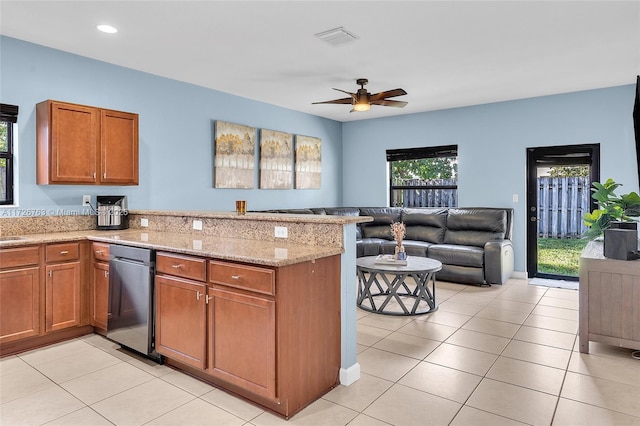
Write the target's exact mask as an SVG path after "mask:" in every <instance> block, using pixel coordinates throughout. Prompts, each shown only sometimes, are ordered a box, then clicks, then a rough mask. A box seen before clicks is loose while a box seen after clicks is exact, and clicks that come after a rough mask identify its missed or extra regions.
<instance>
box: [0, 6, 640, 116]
mask: <svg viewBox="0 0 640 426" xmlns="http://www.w3.org/2000/svg"><path fill="white" fill-rule="evenodd" d="M101 23H109V24H111V25H113V26H115V27H116V28H118V30H119V32H118V33H117V34H115V35H107V34H104V33H100V32H98V31H97V30H96V28H95V27H96V25H98V24H101ZM341 26H342V27H344V28H346V29H347V30H349V31H350V32H352V33H354V34H355V35H356V36H357V37H358V39H357V40H356V41H354V42H352V43H350V44H345V45H341V46H337V47H335V46H331V45H329V44H327V43H325V42H323V41H321V40H319V39H317V38H316V37H314V34H316V33H319V32H322V31H325V30H329V29H332V28H336V27H341ZM0 33H1V34H3V35H6V36H9V37H15V38H18V39H22V40H26V41H30V42H34V43H37V44H41V45H44V46H49V47H53V48H56V49H60V50H64V51H67V52H72V53H76V54H79V55H82V56H87V57H91V58H95V59H99V60H102V61H106V62H110V63H114V64H118V65H122V66H125V67H129V68H133V69H136V70H140V71H145V72H148V73H152V74H156V75H160V76H164V77H169V78H172V79H176V80H180V81H185V82H189V83H193V84H197V85H200V86H204V87H208V88H211V89H216V90H219V91H223V92H227V93H231V94H234V95H238V96H243V97H246V98H250V99H255V100H259V101H263V102H267V103H270V104H274V105H279V106H282V107H286V108H290V109H293V110H297V111H303V112H307V113H310V114H315V115H319V116H322V117H327V118H331V119H334V120H338V121H351V120H359V119H365V118H377V117H385V116H391V115H399V114H409V113H416V112H423V111H430V110H437V109H444V108H452V107H458V106H466V105H475V104H483V103H489V102H496V101H503V100H511V99H520V98H527V97H534V96H541V95H548V94H554V93H566V92H573V91H578V90H585V89H593V88H601V87H610V86H617V85H623V84H632V83H634V82H635V77H636V75H637V74H640V1H567V2H562V1H516V0H512V1H478V0H476V1H451V0H450V1H327V0H325V1H266V0H262V1H238V0H235V1H113V0H110V1H55V0H48V1H25V0H21V1H9V0H0ZM360 77H364V78H368V79H369V85H368V86H367V89H368V90H369V91H370V92H371V93H375V92H380V91H384V90H390V89H395V88H398V87H401V88H403V89H405V90H406V91H407V92H408V95H406V96H402V97H399V98H395V99H397V100H403V101H407V102H409V105H408V106H406V107H405V108H403V109H400V108H390V107H381V106H373V107H372V108H371V110H370V111H369V112H360V113H349V110H350V109H351V108H350V106H349V105H311V102H314V101H324V100H330V99H335V98H341V97H344V94H342V93H340V92H336V91H334V90H332V89H331V88H332V87H336V88H340V89H345V90H349V91H355V90H356V89H357V86H356V84H355V80H356V78H360Z"/></svg>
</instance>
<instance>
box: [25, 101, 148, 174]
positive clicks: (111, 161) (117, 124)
mask: <svg viewBox="0 0 640 426" xmlns="http://www.w3.org/2000/svg"><path fill="white" fill-rule="evenodd" d="M36 123H37V124H36V127H37V135H36V137H37V183H38V185H47V184H75V185H82V184H89V185H137V184H138V114H133V113H128V112H120V111H113V110H108V109H102V108H96V107H91V106H85V105H77V104H70V103H66V102H58V101H51V100H48V101H44V102H40V103H39V104H37V105H36Z"/></svg>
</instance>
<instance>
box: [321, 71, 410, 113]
mask: <svg viewBox="0 0 640 426" xmlns="http://www.w3.org/2000/svg"><path fill="white" fill-rule="evenodd" d="M368 82H369V80H367V79H366V78H359V79H357V80H356V84H359V85H360V88H359V89H358V91H357V92H356V93H351V92H347V91H346V90H342V89H336V88H334V89H333V90H337V91H338V92H343V93H346V94H348V95H350V97H348V98H341V99H334V100H332V101H324V102H312V103H313V104H351V105H353V109H352V110H351V111H349V112H354V111H369V110H370V109H371V105H381V106H390V107H396V108H404V107H405V106H406V105H407V102H404V101H394V100H390V99H387V98H394V97H396V96H402V95H406V94H407V92H405V91H404V89H393V90H387V91H386V92H380V93H374V94H373V95H372V94H371V93H369V92H367V89H365V88H364V85H365V84H367V83H368Z"/></svg>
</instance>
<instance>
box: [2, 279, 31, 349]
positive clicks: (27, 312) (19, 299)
mask: <svg viewBox="0 0 640 426" xmlns="http://www.w3.org/2000/svg"><path fill="white" fill-rule="evenodd" d="M39 276H40V268H38V267H34V268H27V269H19V270H12V271H3V272H0V343H5V342H11V341H13V340H18V339H22V338H24V337H30V336H37V335H38V334H39V332H40V278H39Z"/></svg>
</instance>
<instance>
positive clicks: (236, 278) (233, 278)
mask: <svg viewBox="0 0 640 426" xmlns="http://www.w3.org/2000/svg"><path fill="white" fill-rule="evenodd" d="M231 279H232V280H239V279H240V275H231Z"/></svg>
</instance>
